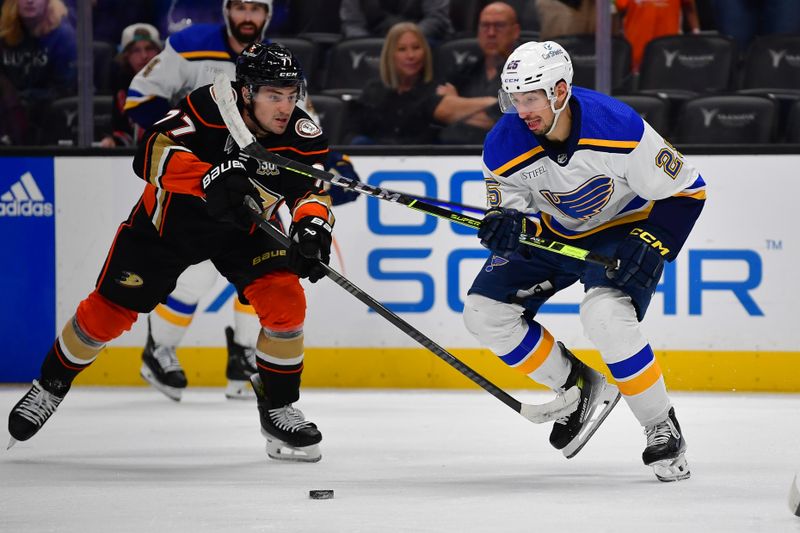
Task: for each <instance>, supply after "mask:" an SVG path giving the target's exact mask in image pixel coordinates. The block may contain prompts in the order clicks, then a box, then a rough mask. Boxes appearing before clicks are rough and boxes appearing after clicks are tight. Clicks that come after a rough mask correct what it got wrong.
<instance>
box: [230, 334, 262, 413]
mask: <svg viewBox="0 0 800 533" xmlns="http://www.w3.org/2000/svg"><path fill="white" fill-rule="evenodd" d="M225 340H226V341H227V343H228V366H227V367H226V368H225V377H226V378H228V387H227V388H226V389H225V397H226V398H228V399H230V400H249V399H253V398H255V397H256V395H255V393H253V389H252V388H251V386H250V376H252V375H253V374H255V373H256V372H257V370H256V351H255V350H254V349H252V348H250V347H248V346H242V345H241V344H237V343H236V341H234V340H233V328H232V327H227V328H225Z"/></svg>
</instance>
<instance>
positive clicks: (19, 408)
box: [7, 379, 66, 449]
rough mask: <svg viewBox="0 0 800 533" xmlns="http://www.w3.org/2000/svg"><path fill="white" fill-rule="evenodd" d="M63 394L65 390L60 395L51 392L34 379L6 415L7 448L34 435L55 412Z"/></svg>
mask: <svg viewBox="0 0 800 533" xmlns="http://www.w3.org/2000/svg"><path fill="white" fill-rule="evenodd" d="M65 395H66V391H64V394H63V395H61V396H58V395H56V394H53V393H52V392H50V391H48V390H47V389H45V388H44V387H42V385H41V384H40V383H39V382H38V381H37V380H35V379H34V380H33V385H32V386H31V388H30V390H29V391H28V392H27V393H25V396H23V397H22V399H21V400H20V401H18V402H17V405H15V406H14V408H13V409H11V412H10V413H9V415H8V433H9V434H10V435H11V440H9V441H8V448H11V447H12V446H13V445H14V444H16V443H17V441H22V440H28V439H29V438H31V437H33V436H34V435H36V433H37V432H38V431H39V430H40V429H42V426H43V425H44V423H45V422H47V420H48V419H49V418H50V417H51V416H53V413H55V412H56V409H57V408H58V405H59V404H60V403H61V401H62V400H63V399H64V396H65ZM8 448H7V449H8Z"/></svg>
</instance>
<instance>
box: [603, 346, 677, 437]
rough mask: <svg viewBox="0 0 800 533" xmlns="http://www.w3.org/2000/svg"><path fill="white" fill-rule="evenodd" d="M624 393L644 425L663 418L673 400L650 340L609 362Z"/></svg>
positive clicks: (623, 395)
mask: <svg viewBox="0 0 800 533" xmlns="http://www.w3.org/2000/svg"><path fill="white" fill-rule="evenodd" d="M607 364H608V368H609V370H611V375H613V376H614V379H615V380H616V382H617V387H619V390H620V392H621V393H622V397H623V398H625V401H626V402H627V404H628V407H630V409H631V411H632V412H633V415H634V416H635V417H636V419H637V420H638V421H639V423H640V424H641V425H642V426H649V425H652V424H654V423H656V422H661V421H663V420H664V419H665V418H666V417H667V413H669V408H670V402H669V397H668V396H667V387H666V385H665V384H664V376H663V374H662V373H661V367H660V366H659V365H658V361H657V360H656V357H655V354H654V353H653V349H652V348H651V347H650V345H649V344H646V345H645V346H644V348H642V349H641V350H639V351H638V352H636V353H634V354H633V355H631V356H630V357H625V358H623V359H621V360H618V361H616V362H614V363H607Z"/></svg>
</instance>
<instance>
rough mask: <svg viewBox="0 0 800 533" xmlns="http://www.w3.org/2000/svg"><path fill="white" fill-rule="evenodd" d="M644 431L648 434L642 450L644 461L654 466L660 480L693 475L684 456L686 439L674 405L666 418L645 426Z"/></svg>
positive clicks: (677, 478) (678, 479)
mask: <svg viewBox="0 0 800 533" xmlns="http://www.w3.org/2000/svg"><path fill="white" fill-rule="evenodd" d="M644 433H645V435H647V447H646V448H645V449H644V452H642V461H644V464H646V465H647V466H652V467H653V471H654V472H655V474H656V477H657V478H658V480H659V481H680V480H681V479H687V478H688V477H689V476H691V475H692V473H691V472H690V471H689V463H687V462H686V457H685V456H684V454H685V453H686V439H684V438H683V434H682V433H681V426H680V424H678V419H677V418H675V408H674V407H672V408H670V410H669V416H668V417H667V418H666V420H664V421H663V422H659V423H658V424H654V425H652V426H647V427H645V428H644Z"/></svg>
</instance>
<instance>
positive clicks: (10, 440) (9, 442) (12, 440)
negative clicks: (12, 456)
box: [6, 437, 17, 450]
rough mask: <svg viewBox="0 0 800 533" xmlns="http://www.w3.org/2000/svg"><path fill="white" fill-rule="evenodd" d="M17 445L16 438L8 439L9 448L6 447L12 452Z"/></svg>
mask: <svg viewBox="0 0 800 533" xmlns="http://www.w3.org/2000/svg"><path fill="white" fill-rule="evenodd" d="M16 443H17V439H15V438H14V437H11V438H10V439H8V446H7V447H6V450H10V449H11V448H13V447H14V445H15V444H16Z"/></svg>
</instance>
